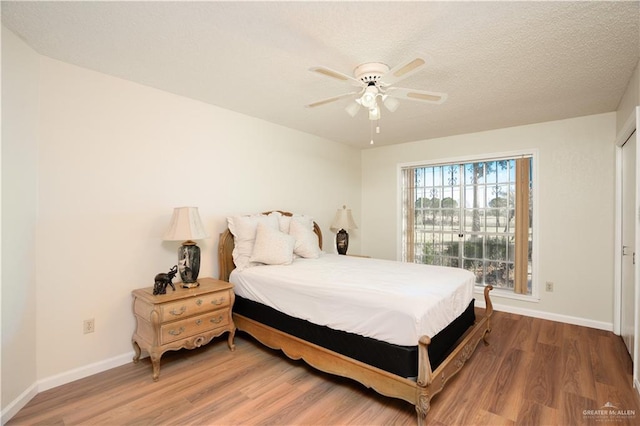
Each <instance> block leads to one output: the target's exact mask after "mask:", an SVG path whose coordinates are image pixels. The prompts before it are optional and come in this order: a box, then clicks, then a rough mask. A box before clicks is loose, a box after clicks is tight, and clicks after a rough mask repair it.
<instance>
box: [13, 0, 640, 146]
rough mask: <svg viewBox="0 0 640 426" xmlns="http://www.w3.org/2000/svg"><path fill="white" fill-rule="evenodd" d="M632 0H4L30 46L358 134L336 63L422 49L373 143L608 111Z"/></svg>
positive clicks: (348, 68)
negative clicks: (429, 94)
mask: <svg viewBox="0 0 640 426" xmlns="http://www.w3.org/2000/svg"><path fill="white" fill-rule="evenodd" d="M639 5H640V3H639V2H637V1H634V2H582V1H581V2H548V1H544V2H277V1H272V2H108V1H107V2H32V1H26V2H15V1H11V2H6V1H5V2H2V22H3V24H4V25H5V26H6V27H7V28H9V29H10V30H12V31H13V32H15V33H16V34H17V35H19V36H20V37H21V38H22V39H24V40H25V41H26V42H27V43H28V44H29V45H30V46H32V47H33V48H34V49H35V50H36V51H38V52H39V53H41V54H43V55H46V56H49V57H52V58H55V59H59V60H61V61H65V62H69V63H72V64H76V65H79V66H82V67H86V68H89V69H93V70H97V71H100V72H103V73H106V74H110V75H114V76H117V77H121V78H124V79H127V80H131V81H135V82H138V83H142V84H145V85H148V86H151V87H155V88H158V89H162V90H165V91H169V92H172V93H176V94H179V95H183V96H187V97H190V98H193V99H198V100H201V101H203V102H207V103H210V104H213V105H218V106H220V107H223V108H227V109H230V110H234V111H238V112H241V113H244V114H247V115H250V116H254V117H258V118H261V119H264V120H267V121H270V122H273V123H278V124H281V125H284V126H287V127H290V128H294V129H298V130H301V131H304V132H307V133H311V134H315V135H318V136H321V137H324V138H327V139H331V140H335V141H339V142H343V143H347V144H350V145H353V146H356V147H361V148H366V147H368V146H369V139H370V132H371V126H370V121H369V120H368V118H367V116H366V114H365V112H363V111H360V113H359V114H358V115H357V116H356V117H354V118H352V117H350V116H349V115H348V114H347V113H346V112H345V111H344V107H345V106H346V105H347V103H348V102H349V100H348V99H345V100H343V101H339V102H335V103H331V104H326V105H323V106H319V107H316V108H305V107H304V105H306V104H309V103H311V102H314V101H317V100H320V99H324V98H328V97H332V96H336V95H340V94H342V93H345V92H348V91H352V90H353V87H350V86H345V85H344V84H341V83H340V82H338V81H337V80H334V79H330V78H327V77H323V76H321V75H319V74H315V73H311V72H309V68H311V67H314V66H325V67H329V68H331V69H334V70H337V71H340V72H342V73H345V74H349V75H351V74H352V71H353V69H354V68H355V67H356V66H357V65H359V64H360V63H363V62H383V63H386V64H388V65H389V66H391V67H393V66H394V65H397V64H399V63H401V62H405V61H407V60H410V59H413V58H415V57H423V58H425V59H426V61H427V64H426V65H425V66H424V67H423V68H422V69H421V71H419V72H417V73H415V74H413V75H412V76H411V77H408V78H406V79H405V80H402V81H401V82H400V83H399V84H398V85H399V86H403V87H409V88H414V89H422V90H432V91H436V92H444V93H447V94H448V95H449V97H448V100H447V101H446V102H445V103H444V104H442V105H431V104H424V103H418V102H414V101H409V100H403V101H402V103H401V105H400V107H399V108H398V110H397V111H396V112H394V113H391V112H389V111H387V110H385V109H382V118H381V120H380V128H381V133H380V134H378V135H374V139H375V144H376V145H377V146H380V145H386V144H394V143H401V142H407V141H414V140H422V139H429V138H434V137H441V136H447V135H453V134H462V133H470V132H477V131H482V130H489V129H495V128H502V127H510V126H516V125H522V124H529V123H536V122H543V121H550V120H557V119H564V118H570V117H577V116H583V115H589V114H597V113H602V112H609V111H614V110H615V109H616V107H617V105H618V103H619V101H620V99H621V97H622V95H623V93H624V90H625V88H626V85H627V83H628V81H629V78H630V77H631V74H632V72H633V69H634V67H635V66H636V64H637V63H638V58H639V57H640V31H639V27H640V6H639Z"/></svg>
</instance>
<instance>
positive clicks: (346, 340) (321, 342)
mask: <svg viewBox="0 0 640 426" xmlns="http://www.w3.org/2000/svg"><path fill="white" fill-rule="evenodd" d="M474 301H475V300H472V301H471V303H469V306H468V307H467V309H466V310H465V311H464V312H463V313H462V315H460V316H459V317H458V318H456V319H455V320H454V321H453V322H452V323H451V324H449V325H448V326H447V327H446V328H445V329H444V330H442V331H440V332H439V333H438V334H436V335H435V336H434V337H433V338H432V339H431V344H430V345H429V361H430V364H431V369H432V370H435V369H436V368H437V367H438V366H439V365H440V363H441V362H442V361H443V360H444V359H445V358H446V357H447V355H448V354H449V352H450V351H451V349H452V348H453V345H454V344H455V343H456V341H458V339H459V338H460V337H461V336H462V335H463V334H464V333H465V332H466V331H467V329H468V328H469V327H470V326H472V325H473V323H474V322H475V318H476V316H475V311H474ZM233 312H235V313H237V314H240V315H243V316H245V317H247V318H250V319H253V320H255V321H258V322H260V323H262V324H265V325H268V326H269V327H272V328H275V329H277V330H280V331H283V332H285V333H287V334H290V335H292V336H295V337H298V338H300V339H303V340H305V341H307V342H310V343H314V344H316V345H318V346H322V347H323V348H326V349H330V350H332V351H334V352H337V353H340V354H342V355H345V356H348V357H349V358H353V359H356V360H358V361H361V362H364V363H365V364H369V365H372V366H374V367H378V368H380V369H382V370H385V371H388V372H390V373H393V374H396V375H398V376H402V377H417V375H418V346H399V345H393V344H391V343H387V342H382V341H380V340H375V339H371V338H368V337H363V336H360V335H358V334H353V333H347V332H345V331H339V330H334V329H331V328H329V327H326V326H320V325H316V324H313V323H310V322H309V321H305V320H301V319H298V318H293V317H290V316H288V315H286V314H283V313H282V312H279V311H277V310H275V309H273V308H271V307H269V306H266V305H263V304H261V303H257V302H254V301H252V300H248V299H245V298H242V297H240V296H237V295H236V301H235V304H234V305H233Z"/></svg>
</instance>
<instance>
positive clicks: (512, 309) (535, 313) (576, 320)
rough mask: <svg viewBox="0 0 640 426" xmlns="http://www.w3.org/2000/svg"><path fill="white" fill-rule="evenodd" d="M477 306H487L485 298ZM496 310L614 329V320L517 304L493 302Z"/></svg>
mask: <svg viewBox="0 0 640 426" xmlns="http://www.w3.org/2000/svg"><path fill="white" fill-rule="evenodd" d="M476 306H477V307H479V308H485V307H486V305H485V303H484V300H480V299H476ZM493 309H494V310H496V311H502V312H509V313H510V314H518V315H524V316H527V317H533V318H540V319H545V320H549V321H557V322H564V323H567V324H574V325H581V326H584V327H590V328H597V329H598V330H605V331H613V323H612V322H602V321H594V320H590V319H587V318H580V317H572V316H569V315H562V314H554V313H551V312H543V311H537V310H535V309H527V308H518V307H515V306H509V305H501V304H497V303H493Z"/></svg>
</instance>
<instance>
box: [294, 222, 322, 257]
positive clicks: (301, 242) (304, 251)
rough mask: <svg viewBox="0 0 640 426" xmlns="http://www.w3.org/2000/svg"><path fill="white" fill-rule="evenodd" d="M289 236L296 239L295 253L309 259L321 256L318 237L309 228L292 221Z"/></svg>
mask: <svg viewBox="0 0 640 426" xmlns="http://www.w3.org/2000/svg"><path fill="white" fill-rule="evenodd" d="M289 235H291V236H292V237H294V238H295V240H296V244H295V246H294V249H293V252H294V253H295V254H296V255H298V256H300V257H306V258H308V259H315V258H317V257H319V256H320V253H321V251H320V247H319V245H318V236H317V235H316V234H315V232H313V231H312V230H311V229H309V228H308V226H306V225H303V224H302V223H300V222H299V221H297V220H292V221H291V225H290V227H289Z"/></svg>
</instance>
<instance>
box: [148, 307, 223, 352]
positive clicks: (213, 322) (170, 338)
mask: <svg viewBox="0 0 640 426" xmlns="http://www.w3.org/2000/svg"><path fill="white" fill-rule="evenodd" d="M228 325H229V311H228V310H227V309H222V310H219V311H215V312H210V313H207V314H204V315H198V316H195V317H190V318H185V319H183V320H180V321H174V322H172V323H169V324H163V325H162V326H161V327H160V344H161V345H164V344H167V343H171V342H175V341H176V340H180V339H184V338H187V337H191V336H194V335H196V334H200V333H205V332H207V331H211V330H215V329H216V328H219V327H226V326H228Z"/></svg>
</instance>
